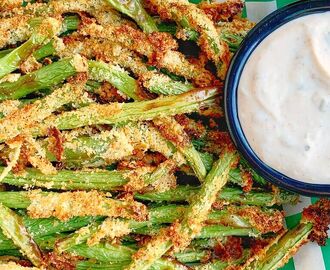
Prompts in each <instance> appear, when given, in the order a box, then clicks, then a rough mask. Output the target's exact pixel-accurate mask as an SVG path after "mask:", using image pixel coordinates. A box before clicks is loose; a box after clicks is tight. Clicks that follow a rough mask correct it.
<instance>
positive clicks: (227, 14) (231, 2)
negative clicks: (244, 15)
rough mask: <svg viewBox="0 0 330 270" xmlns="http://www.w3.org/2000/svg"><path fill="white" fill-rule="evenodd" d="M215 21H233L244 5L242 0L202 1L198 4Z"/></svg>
mask: <svg viewBox="0 0 330 270" xmlns="http://www.w3.org/2000/svg"><path fill="white" fill-rule="evenodd" d="M198 7H199V8H200V9H202V10H203V11H204V12H205V13H206V14H207V15H208V16H209V17H210V18H211V19H212V21H214V22H218V21H231V20H232V19H233V18H234V17H236V16H237V15H239V14H240V13H241V12H242V10H243V7H244V2H243V1H242V0H227V1H225V2H220V3H219V2H212V3H207V2H202V3H200V4H199V5H198Z"/></svg>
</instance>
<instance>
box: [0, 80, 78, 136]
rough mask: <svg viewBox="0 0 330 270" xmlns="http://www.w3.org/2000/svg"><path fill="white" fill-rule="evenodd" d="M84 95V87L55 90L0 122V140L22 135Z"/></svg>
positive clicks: (70, 86) (67, 86) (68, 86)
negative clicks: (67, 102)
mask: <svg viewBox="0 0 330 270" xmlns="http://www.w3.org/2000/svg"><path fill="white" fill-rule="evenodd" d="M81 94H82V85H70V84H66V85H65V86H64V87H62V88H59V89H57V90H55V91H54V92H53V93H52V94H51V95H49V96H46V97H45V98H44V99H43V100H37V101H36V102H34V103H32V104H27V105H25V106H24V107H22V108H20V109H17V110H15V111H13V112H11V113H10V114H8V115H7V116H6V117H5V118H3V119H1V120H0V140H2V141H6V140H8V139H11V138H13V137H15V136H17V135H19V134H21V133H24V132H25V131H26V130H27V129H29V128H31V127H32V126H33V125H35V124H37V123H39V122H40V121H42V120H43V119H45V118H46V117H47V116H50V115H51V114H52V112H53V111H54V109H57V108H58V107H60V106H61V105H63V102H65V101H71V100H72V101H74V100H75V99H77V98H78V97H79V96H80V95H81Z"/></svg>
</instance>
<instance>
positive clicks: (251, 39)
mask: <svg viewBox="0 0 330 270" xmlns="http://www.w3.org/2000/svg"><path fill="white" fill-rule="evenodd" d="M325 11H330V2H329V0H303V1H299V2H296V3H293V4H291V5H288V6H286V7H284V8H281V9H278V10H276V11H275V12H273V13H271V14H270V15H268V16H267V17H266V18H264V19H263V20H262V21H261V22H259V23H258V24H257V25H256V26H255V27H254V28H253V29H252V30H251V31H250V33H249V34H248V35H247V37H246V38H245V39H244V41H243V43H242V45H241V46H240V48H239V50H238V51H237V53H236V54H235V56H234V57H233V59H232V62H231V65H230V68H229V71H228V74H227V78H226V83H225V99H224V107H225V113H226V121H227V125H228V128H229V131H230V135H231V137H232V139H233V141H234V143H235V145H236V147H237V148H238V150H239V151H240V152H241V154H242V155H243V156H244V158H245V159H246V160H247V161H248V162H249V163H250V165H251V166H252V167H253V168H254V169H255V170H256V171H257V172H258V173H259V174H260V175H261V176H263V177H264V178H265V179H267V180H269V181H270V182H272V183H273V184H275V185H279V186H281V187H283V188H285V189H288V190H291V191H294V192H297V193H300V194H303V195H308V196H330V184H329V185H327V184H310V183H306V182H303V181H299V180H297V179H292V178H290V177H287V176H286V175H284V174H282V173H280V172H278V171H276V170H275V169H273V168H271V167H269V166H268V165H266V164H265V163H264V162H263V161H261V160H260V159H259V157H258V156H257V155H256V154H255V153H254V151H253V150H252V148H251V147H250V145H249V143H248V141H247V139H246V138H245V135H244V133H243V130H242V127H241V124H240V121H239V117H238V109H237V90H238V84H239V80H240V76H241V74H242V71H243V69H244V66H245V63H246V62H247V60H248V58H249V57H250V55H251V54H252V52H253V51H254V49H255V48H256V47H257V46H258V45H259V44H260V43H261V42H262V41H263V39H264V38H266V37H267V36H268V35H269V34H270V33H272V32H273V31H274V30H276V29H277V28H279V27H280V26H282V25H283V24H285V23H287V22H289V21H291V20H293V19H296V18H299V17H302V16H305V15H309V14H314V13H320V12H325Z"/></svg>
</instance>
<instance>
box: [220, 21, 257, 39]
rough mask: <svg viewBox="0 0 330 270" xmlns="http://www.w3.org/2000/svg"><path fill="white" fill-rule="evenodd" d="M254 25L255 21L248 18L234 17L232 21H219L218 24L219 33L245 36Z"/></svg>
mask: <svg viewBox="0 0 330 270" xmlns="http://www.w3.org/2000/svg"><path fill="white" fill-rule="evenodd" d="M254 26H255V23H253V22H251V21H249V20H247V19H243V18H234V19H233V20H232V21H231V22H219V23H218V24H217V31H218V33H219V35H221V34H222V33H232V34H236V35H240V36H242V37H244V36H246V34H247V33H248V32H249V31H250V30H251V29H252V28H253V27H254Z"/></svg>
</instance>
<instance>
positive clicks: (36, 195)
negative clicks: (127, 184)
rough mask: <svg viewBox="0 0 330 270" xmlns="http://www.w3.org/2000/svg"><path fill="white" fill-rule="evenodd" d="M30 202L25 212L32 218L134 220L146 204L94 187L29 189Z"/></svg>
mask: <svg viewBox="0 0 330 270" xmlns="http://www.w3.org/2000/svg"><path fill="white" fill-rule="evenodd" d="M29 199H30V200H31V204H30V206H29V207H28V209H27V210H28V214H29V216H30V217H32V218H49V217H56V218H58V219H60V220H68V219H70V218H72V217H76V216H80V217H83V216H109V217H125V218H133V219H136V220H140V221H142V220H145V219H146V218H147V208H146V207H145V206H144V205H143V204H141V203H138V202H134V201H119V200H117V201H116V200H113V199H110V198H108V197H107V194H104V193H100V192H97V191H89V192H85V191H75V192H63V193H48V194H47V195H45V194H42V193H41V192H40V191H38V190H36V191H31V192H30V193H29Z"/></svg>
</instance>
